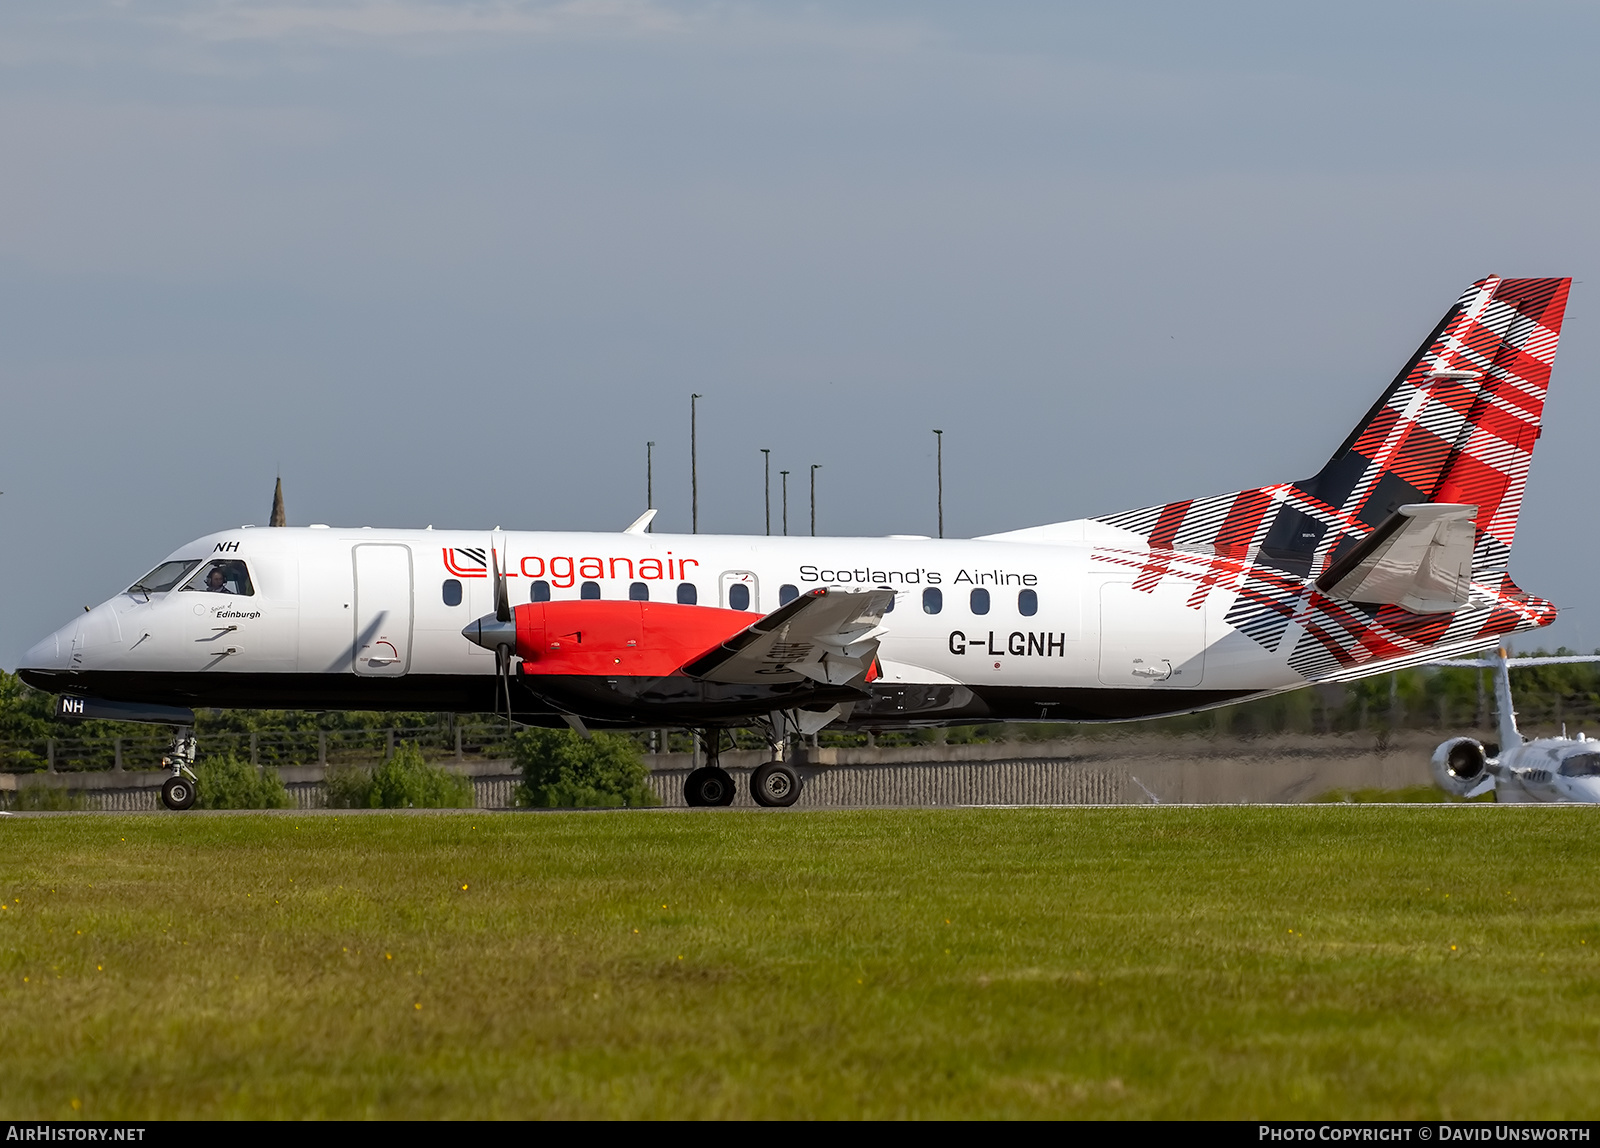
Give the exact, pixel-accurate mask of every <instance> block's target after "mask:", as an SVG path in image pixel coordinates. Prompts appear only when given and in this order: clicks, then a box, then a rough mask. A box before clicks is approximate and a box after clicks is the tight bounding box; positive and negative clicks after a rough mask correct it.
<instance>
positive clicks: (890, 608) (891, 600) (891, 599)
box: [883, 593, 900, 614]
mask: <svg viewBox="0 0 1600 1148" xmlns="http://www.w3.org/2000/svg"><path fill="white" fill-rule="evenodd" d="M899 596H900V595H898V594H893V593H891V594H890V595H889V604H888V605H887V606H885V607H884V608H883V612H884V613H885V614H893V613H894V600H895V599H896V598H898V597H899Z"/></svg>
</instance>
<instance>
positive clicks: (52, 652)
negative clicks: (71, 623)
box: [18, 630, 70, 670]
mask: <svg viewBox="0 0 1600 1148" xmlns="http://www.w3.org/2000/svg"><path fill="white" fill-rule="evenodd" d="M69 641H70V639H69ZM66 668H67V660H66V657H65V656H64V654H63V646H62V642H61V631H60V630H57V631H56V632H55V633H53V634H51V635H50V636H49V637H47V638H45V639H44V640H43V641H42V642H36V643H34V645H32V646H31V647H29V649H28V652H27V653H26V654H23V655H22V662H21V664H20V665H19V666H18V669H24V670H64V669H66Z"/></svg>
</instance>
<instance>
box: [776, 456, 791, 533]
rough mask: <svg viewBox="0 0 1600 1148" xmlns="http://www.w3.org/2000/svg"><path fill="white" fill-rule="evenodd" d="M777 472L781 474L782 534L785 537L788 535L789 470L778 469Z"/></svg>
mask: <svg viewBox="0 0 1600 1148" xmlns="http://www.w3.org/2000/svg"><path fill="white" fill-rule="evenodd" d="M778 473H779V474H780V475H782V476H783V534H784V537H785V538H787V537H788V536H789V472H788V471H786V470H780V471H779V472H778Z"/></svg>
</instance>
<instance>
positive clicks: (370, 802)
mask: <svg viewBox="0 0 1600 1148" xmlns="http://www.w3.org/2000/svg"><path fill="white" fill-rule="evenodd" d="M327 794H328V805H329V807H330V808H333V809H470V808H471V807H472V805H473V801H474V792H473V787H472V779H471V778H470V777H462V776H461V775H460V774H455V773H451V772H450V771H449V770H447V769H444V768H442V767H440V766H437V765H429V764H428V763H427V762H426V761H424V760H423V758H422V751H421V750H420V749H418V748H417V746H416V743H415V742H405V743H403V744H402V745H401V746H400V748H399V749H397V750H395V751H394V754H393V755H392V756H391V757H390V758H389V760H388V761H386V762H384V763H383V764H382V765H380V766H378V768H377V769H361V768H360V767H357V766H347V767H345V768H343V769H330V770H329V771H328V782H327Z"/></svg>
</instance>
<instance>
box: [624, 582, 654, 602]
mask: <svg viewBox="0 0 1600 1148" xmlns="http://www.w3.org/2000/svg"><path fill="white" fill-rule="evenodd" d="M628 601H630V602H648V601H650V587H649V586H648V585H646V584H645V583H643V582H634V583H633V584H631V585H630V586H629V587H628Z"/></svg>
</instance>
